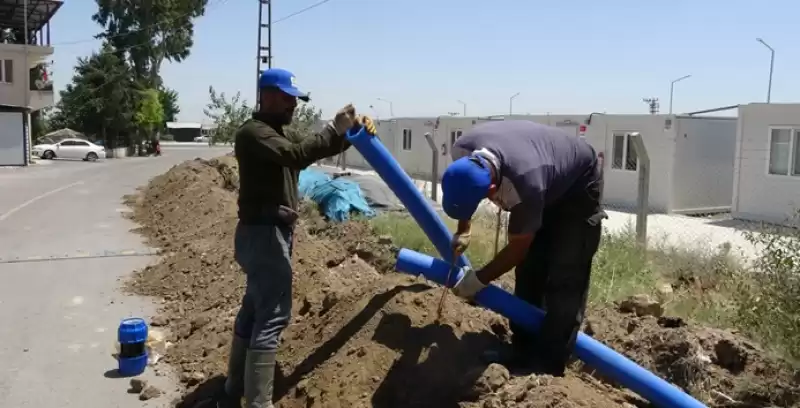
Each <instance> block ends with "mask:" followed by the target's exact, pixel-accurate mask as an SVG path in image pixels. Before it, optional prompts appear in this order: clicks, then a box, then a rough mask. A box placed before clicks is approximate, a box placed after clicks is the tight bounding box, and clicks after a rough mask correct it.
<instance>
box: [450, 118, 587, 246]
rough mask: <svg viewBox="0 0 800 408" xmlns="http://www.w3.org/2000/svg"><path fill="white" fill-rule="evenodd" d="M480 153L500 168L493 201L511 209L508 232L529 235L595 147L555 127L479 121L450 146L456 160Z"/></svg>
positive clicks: (578, 174) (577, 175)
mask: <svg viewBox="0 0 800 408" xmlns="http://www.w3.org/2000/svg"><path fill="white" fill-rule="evenodd" d="M470 154H473V155H480V156H483V157H485V158H486V159H487V160H489V162H491V163H492V164H493V165H494V167H495V168H496V169H498V170H499V179H500V185H499V186H498V194H497V201H498V204H499V205H500V206H501V207H502V208H503V209H505V210H508V211H510V212H511V219H510V220H509V227H508V232H509V234H533V233H535V232H536V231H537V230H538V229H539V227H540V226H541V224H542V215H543V213H544V210H545V209H546V208H547V207H548V206H549V205H551V204H553V203H555V202H556V201H557V200H558V199H560V198H561V197H562V196H564V195H565V194H566V193H567V192H568V191H570V190H571V188H572V187H573V186H575V185H576V183H579V182H580V181H581V180H582V179H583V176H584V175H585V174H587V172H589V170H591V169H592V167H593V166H594V165H595V160H596V157H595V152H594V149H592V147H591V146H589V144H588V143H587V142H586V141H585V140H583V139H582V138H579V137H577V136H574V135H571V134H569V133H567V132H565V131H563V130H561V129H559V128H555V127H551V126H546V125H542V124H538V123H534V122H529V121H522V120H505V121H494V122H486V123H481V124H479V125H476V126H474V127H473V128H472V129H470V130H468V131H466V132H465V133H464V134H463V135H462V136H461V137H460V138H459V139H458V140H457V141H456V143H455V144H454V145H453V148H452V150H451V155H452V157H453V160H457V159H459V158H461V157H464V156H467V155H470Z"/></svg>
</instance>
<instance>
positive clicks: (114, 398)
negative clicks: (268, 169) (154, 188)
mask: <svg viewBox="0 0 800 408" xmlns="http://www.w3.org/2000/svg"><path fill="white" fill-rule="evenodd" d="M230 150H231V149H230V148H229V147H228V148H208V147H202V146H195V147H183V148H171V147H165V149H164V155H163V156H161V157H148V158H129V159H119V160H105V161H99V162H96V163H85V162H68V161H55V162H50V163H48V165H46V166H44V165H35V166H30V167H27V168H15V169H0V191H2V192H3V193H2V194H0V276H2V278H3V283H2V284H0V322H2V328H0V361H3V368H2V369H0V407H19V408H22V407H63V408H70V407H81V408H83V407H90V406H91V407H122V408H127V407H142V406H145V404H146V405H147V406H168V405H169V403H170V400H171V399H172V397H173V396H174V394H175V392H176V391H177V385H176V384H177V379H174V378H171V377H170V376H156V375H155V374H154V370H153V369H152V368H151V367H150V368H148V370H147V371H146V372H145V374H144V375H143V376H142V377H143V378H145V379H147V380H148V383H149V384H151V385H152V386H154V387H155V388H157V389H159V390H163V391H164V393H165V395H155V394H156V393H153V395H148V396H152V397H153V399H151V400H149V401H147V402H143V401H141V400H140V399H139V398H138V397H137V396H136V395H134V394H130V393H128V389H129V380H128V379H121V378H116V377H117V375H116V370H115V369H116V366H117V363H116V360H114V358H113V357H112V354H113V353H114V352H115V351H116V338H117V327H118V325H119V322H120V321H121V320H122V319H123V318H126V317H131V316H139V317H145V318H147V319H148V320H149V318H150V317H151V316H152V315H153V314H154V313H155V311H156V308H155V306H154V302H153V299H143V298H138V297H133V296H128V295H124V294H122V293H121V291H120V285H121V282H122V281H123V280H124V279H125V278H127V277H128V276H129V275H130V273H131V272H133V271H134V270H136V269H139V268H142V267H144V266H146V265H148V264H149V263H152V262H153V261H154V259H155V258H154V257H153V256H147V255H148V254H152V253H154V251H153V250H152V249H150V248H147V247H146V246H145V245H144V243H143V242H142V239H141V237H139V236H138V235H136V234H134V233H132V232H130V230H131V229H132V228H135V225H134V224H133V223H131V222H130V221H128V220H127V219H125V218H124V217H123V214H122V213H123V212H125V211H126V210H127V209H126V208H125V206H124V205H123V204H122V196H123V195H125V194H130V193H133V192H134V191H135V189H136V188H137V187H138V186H141V185H144V184H145V183H146V182H147V181H148V180H149V179H150V178H151V177H153V176H156V175H158V174H161V173H163V172H164V171H166V170H167V169H169V168H170V167H172V166H173V165H175V164H178V163H180V162H183V161H184V160H190V159H193V158H196V157H204V158H210V157H214V156H219V155H222V154H225V153H226V152H228V151H230ZM187 216H190V215H189V214H187Z"/></svg>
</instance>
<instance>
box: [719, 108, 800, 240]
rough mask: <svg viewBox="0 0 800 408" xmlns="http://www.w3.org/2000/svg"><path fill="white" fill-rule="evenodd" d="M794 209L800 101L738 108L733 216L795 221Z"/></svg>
mask: <svg viewBox="0 0 800 408" xmlns="http://www.w3.org/2000/svg"><path fill="white" fill-rule="evenodd" d="M798 209H800V104H776V103H770V104H767V103H751V104H748V105H741V106H739V126H738V128H737V134H736V161H735V170H734V188H733V208H732V210H731V212H732V214H733V216H734V217H735V218H739V219H744V220H749V221H759V222H769V223H780V224H793V225H798V220H797V219H796V218H793V216H794V215H795V214H796V211H797V210H798Z"/></svg>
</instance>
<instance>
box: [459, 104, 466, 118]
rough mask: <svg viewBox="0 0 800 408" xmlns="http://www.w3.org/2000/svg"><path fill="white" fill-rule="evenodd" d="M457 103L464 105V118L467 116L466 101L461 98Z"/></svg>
mask: <svg viewBox="0 0 800 408" xmlns="http://www.w3.org/2000/svg"><path fill="white" fill-rule="evenodd" d="M458 103H460V104H461V105H463V106H464V117H465V118H466V117H467V103H466V102H464V101H462V100H459V101H458Z"/></svg>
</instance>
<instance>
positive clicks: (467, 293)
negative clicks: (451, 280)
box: [453, 267, 487, 299]
mask: <svg viewBox="0 0 800 408" xmlns="http://www.w3.org/2000/svg"><path fill="white" fill-rule="evenodd" d="M486 286H487V285H486V284H485V283H483V282H481V281H480V280H479V279H478V275H477V272H476V271H475V270H474V269H472V268H469V267H465V268H464V274H463V275H462V276H461V279H459V280H458V283H456V285H455V286H453V293H455V295H456V296H458V297H461V298H464V299H472V298H473V297H475V294H477V293H478V292H480V291H481V290H482V289H483V288H485V287H486Z"/></svg>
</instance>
